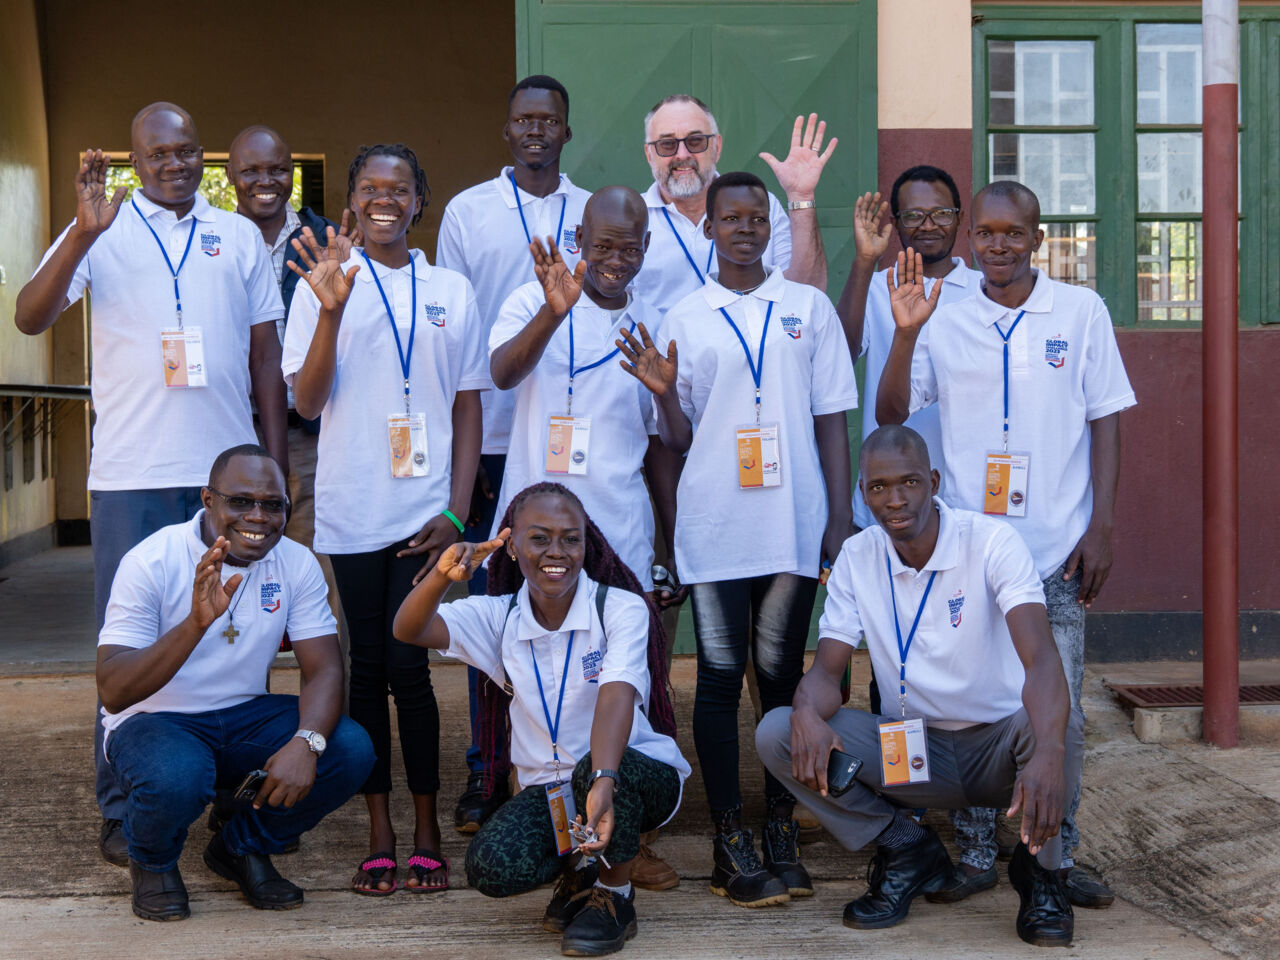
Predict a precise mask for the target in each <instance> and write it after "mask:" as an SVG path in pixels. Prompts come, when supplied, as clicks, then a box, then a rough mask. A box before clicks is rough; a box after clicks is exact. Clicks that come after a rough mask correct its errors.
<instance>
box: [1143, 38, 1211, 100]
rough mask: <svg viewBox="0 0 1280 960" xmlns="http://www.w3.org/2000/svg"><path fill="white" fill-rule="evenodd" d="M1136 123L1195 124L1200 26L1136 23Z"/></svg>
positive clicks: (1198, 87) (1199, 95)
mask: <svg viewBox="0 0 1280 960" xmlns="http://www.w3.org/2000/svg"><path fill="white" fill-rule="evenodd" d="M1137 34H1138V122H1139V123H1199V122H1200V114H1201V109H1200V108H1201V94H1200V86H1201V77H1200V24H1198V23H1140V24H1138V25H1137Z"/></svg>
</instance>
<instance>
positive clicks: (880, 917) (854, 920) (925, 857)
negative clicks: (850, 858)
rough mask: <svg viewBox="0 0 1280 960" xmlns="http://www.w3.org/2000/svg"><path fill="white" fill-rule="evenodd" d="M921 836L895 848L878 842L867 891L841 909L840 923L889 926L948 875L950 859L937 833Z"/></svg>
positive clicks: (862, 927) (869, 866)
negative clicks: (917, 898) (842, 910)
mask: <svg viewBox="0 0 1280 960" xmlns="http://www.w3.org/2000/svg"><path fill="white" fill-rule="evenodd" d="M923 829H924V831H925V836H924V837H923V838H921V839H920V840H917V841H916V842H915V843H913V844H911V846H909V847H902V848H900V849H897V850H893V849H890V848H889V847H886V846H884V845H883V844H879V845H877V846H876V853H875V856H874V857H872V858H871V862H870V863H869V864H867V892H866V893H864V894H863V895H862V896H860V897H859V898H858V899H857V900H851V901H849V903H847V904H846V905H845V908H844V925H845V926H846V927H853V928H854V929H855V930H876V929H879V928H881V927H892V926H894V925H895V924H899V923H901V922H902V921H903V920H905V919H907V911H908V910H909V909H911V901H912V900H913V899H914V898H915V897H916V896H917V895H918V894H921V893H925V892H927V891H929V890H933V889H936V888H937V887H938V886H940V885H941V884H943V883H945V882H946V881H947V880H949V879H950V877H951V870H952V867H951V858H950V857H949V856H947V849H946V847H944V846H943V845H942V841H941V840H939V839H938V835H937V834H936V833H934V832H933V831H932V830H930V829H929V828H928V827H925V828H923Z"/></svg>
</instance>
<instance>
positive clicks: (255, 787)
mask: <svg viewBox="0 0 1280 960" xmlns="http://www.w3.org/2000/svg"><path fill="white" fill-rule="evenodd" d="M266 782H267V771H265V770H252V771H250V773H249V775H248V776H247V777H245V778H244V780H242V781H241V782H240V786H238V787H236V792H235V796H234V797H233V798H232V799H235V800H252V799H253V798H254V797H256V796H257V795H258V791H259V790H261V789H262V785H263V784H264V783H266Z"/></svg>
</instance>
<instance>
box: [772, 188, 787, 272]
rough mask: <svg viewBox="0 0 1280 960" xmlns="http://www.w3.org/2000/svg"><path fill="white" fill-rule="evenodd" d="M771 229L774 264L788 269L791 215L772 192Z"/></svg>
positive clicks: (780, 268)
mask: <svg viewBox="0 0 1280 960" xmlns="http://www.w3.org/2000/svg"><path fill="white" fill-rule="evenodd" d="M769 230H770V233H769V245H770V246H772V247H773V265H774V266H775V267H777V268H778V269H779V270H786V269H787V267H789V266H791V215H790V214H789V213H787V208H786V207H784V206H783V205H782V204H781V203H779V202H778V198H777V197H775V196H774V195H773V194H772V193H770V194H769Z"/></svg>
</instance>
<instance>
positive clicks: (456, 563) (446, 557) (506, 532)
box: [436, 527, 511, 583]
mask: <svg viewBox="0 0 1280 960" xmlns="http://www.w3.org/2000/svg"><path fill="white" fill-rule="evenodd" d="M510 536H511V528H510V527H503V528H502V532H501V533H499V534H498V535H497V536H496V537H494V538H493V539H492V540H486V541H485V542H484V543H466V542H460V543H454V544H450V545H449V546H448V547H447V548H446V549H445V551H444V553H442V554H440V559H439V560H438V561H436V571H437V572H438V573H443V574H444V575H445V576H446V577H448V578H449V579H450V580H452V581H454V582H455V583H462V582H464V581H466V580H470V579H471V575H472V574H473V573H475V572H476V570H478V569H479V568H480V564H482V563H484V562H485V561H486V560H488V559H489V557H490V555H492V554H494V553H497V552H498V551H499V550H501V549H502V545H503V544H504V543H506V542H507V538H508V537H510Z"/></svg>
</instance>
